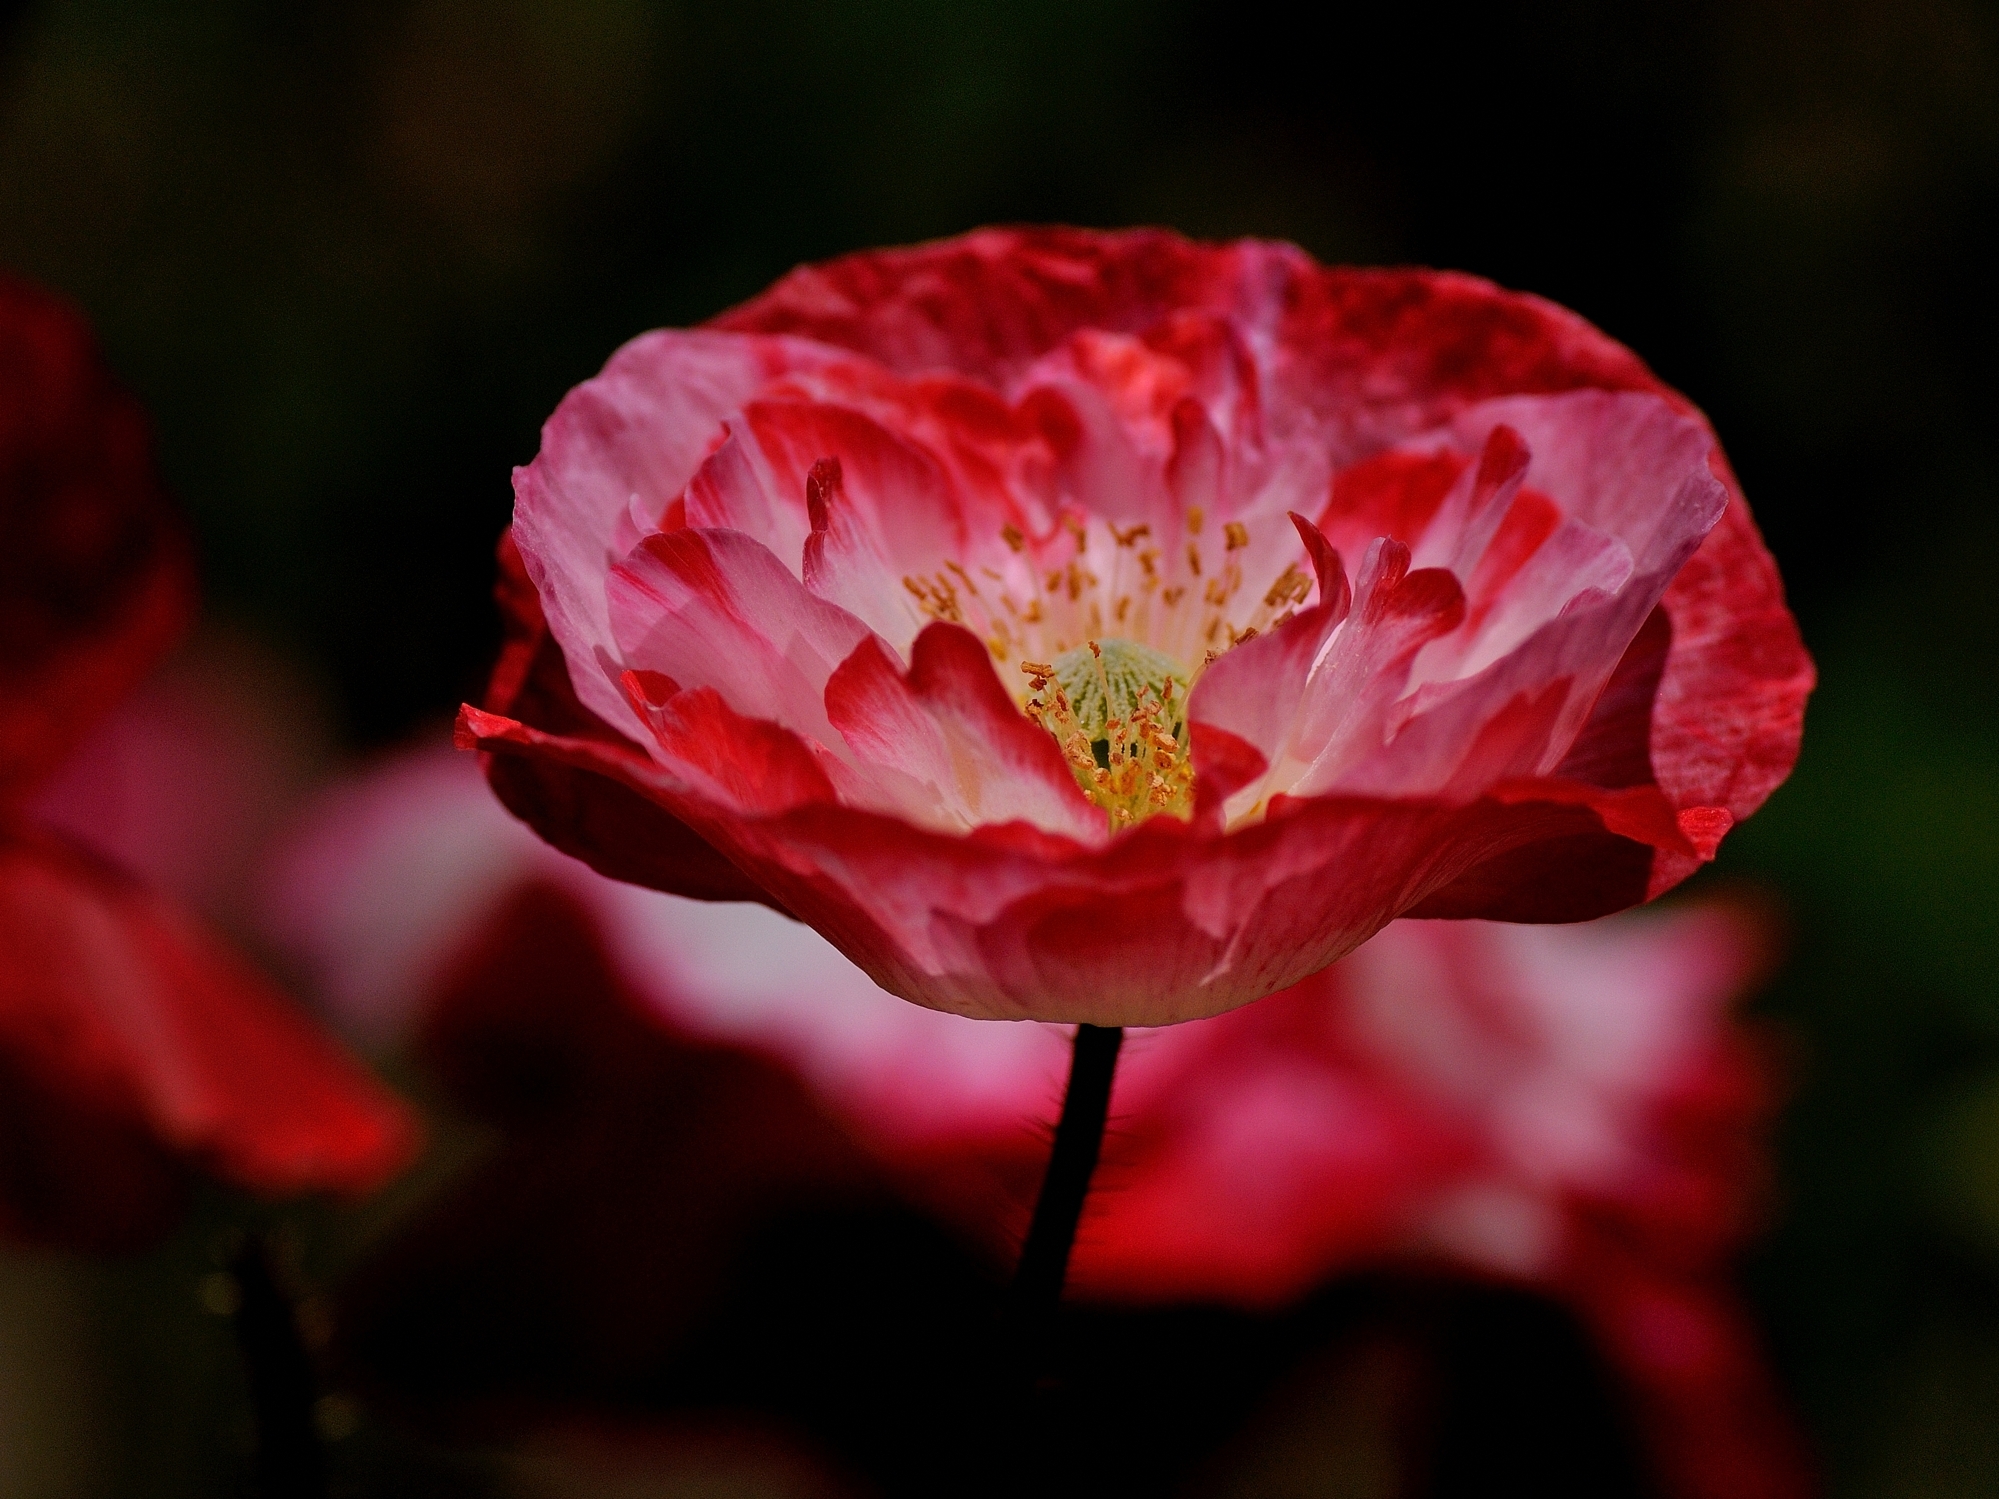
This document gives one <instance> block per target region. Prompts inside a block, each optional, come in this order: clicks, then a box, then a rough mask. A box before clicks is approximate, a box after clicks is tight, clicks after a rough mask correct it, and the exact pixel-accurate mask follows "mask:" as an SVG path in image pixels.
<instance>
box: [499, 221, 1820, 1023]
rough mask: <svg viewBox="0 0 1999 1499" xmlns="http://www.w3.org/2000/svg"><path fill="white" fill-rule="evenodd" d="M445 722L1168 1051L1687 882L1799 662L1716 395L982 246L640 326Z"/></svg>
mask: <svg viewBox="0 0 1999 1499" xmlns="http://www.w3.org/2000/svg"><path fill="white" fill-rule="evenodd" d="M502 568H503V582H502V600H503V603H504V605H505V607H506V609H507V611H508V614H509V618H510V621H511V629H512V641H511V644H510V646H509V649H508V651H507V654H506V656H505V657H504V659H503V660H502V662H501V663H500V666H499V669H498V671H497V672H496V674H495V677H494V681H493V684H492V688H491V691H490V693H489V698H488V707H487V708H486V709H483V710H482V709H477V708H471V707H468V708H466V709H465V710H464V712H463V714H462V716H461V720H460V732H461V739H462V742H464V743H465V744H468V745H476V746H478V747H479V748H481V749H482V750H485V751H487V752H488V765H489V772H490V774H491V776H492V778H493V781H494V784H495V786H496V788H497V789H498V791H499V793H500V795H501V797H502V798H503V799H504V800H505V801H506V802H507V804H508V805H509V806H510V807H511V808H513V809H514V810H515V811H516V812H517V813H519V814H520V815H521V816H522V817H524V818H525V819H526V820H528V821H529V822H530V823H532V824H533V825H534V826H535V827H536V828H537V829H538V830H540V831H541V832H542V833H543V835H544V836H546V837H547V838H549V839H550V840H551V841H552V842H554V843H555V844H556V845H557V846H558V847H561V848H563V849H566V850H568V851H570V852H572V853H575V854H578V855H580V856H581V857H583V858H585V859H587V860H589V861H590V862H591V863H592V864H593V865H595V866H596V867H597V868H599V869H600V870H602V871H604V872H605V873H608V874H611V875H614V876H616V877H619V878H623V879H631V880H636V881H639V882H641V883H646V884H651V885H654V886H656V887H658V888H660V889H663V890H668V891H674V892H678V893H683V894H691V895H697V896H704V897H736V898H749V899H760V900H764V901H767V902H769V903H771V904H773V905H776V906H778V907H780V908H782V909H784V910H787V911H789V912H791V913H792V914H794V915H796V916H798V917H799V918H801V919H802V920H805V921H807V922H809V923H810V924H812V925H813V926H814V927H816V928H817V929H818V930H820V931H821V932H823V933H825V934H826V935H827V937H828V938H829V939H830V940H831V941H832V942H833V943H834V944H835V945H836V946H837V947H839V948H840V950H841V951H842V952H844V953H846V954H847V956H848V957H850V958H851V959H853V960H854V961H855V962H856V963H857V964H859V965H860V966H861V968H863V969H864V970H865V971H866V972H867V973H868V974H869V975H870V976H871V977H872V978H874V979H875V980H876V982H878V983H879V984H881V985H882V986H883V987H884V988H886V989H888V990H889V991H890V992H892V993H895V994H898V995H900V996H902V997H903V998H905V999H910V1000H914V1001H916V1002H918V1003H919V1004H922V1005H926V1006H930V1007H933V1008H936V1009H942V1010H950V1011H955V1012H958V1013H962V1014H967V1015H976V1016H982V1017H994V1018H1021V1017H1031V1018H1037V1019H1044V1020H1074V1021H1089V1022H1092V1023H1096V1024H1100V1025H1120V1024H1133V1025H1158V1024H1167V1023H1172V1022H1177V1021H1182V1020H1187V1019H1191V1018H1195V1017H1198V1016H1203V1015H1212V1014H1217V1013H1220V1012H1222V1011H1225V1010H1229V1009H1232V1008H1234V1007H1236V1006H1238V1005H1241V1004H1243V1003H1246V1002H1247V1001H1250V1000H1253V999H1256V998H1259V997H1260V996H1262V995H1265V994H1268V993H1271V992H1273V991H1275V990H1277V989H1281V988H1283V987H1285V986H1286V985H1289V984H1292V983H1295V982H1297V981H1298V980H1300V979H1302V978H1304V977H1305V976H1307V975H1308V974H1310V973H1313V972H1315V971H1317V970H1319V969H1321V968H1323V967H1324V966H1325V965H1327V964H1328V963H1330V962H1332V961H1333V960H1335V959H1337V958H1339V957H1340V956H1342V955H1343V954H1345V953H1347V952H1349V951H1351V950H1353V949H1354V948H1355V947H1357V946H1358V945H1359V944H1360V943H1361V942H1363V941H1365V940H1366V939H1367V938H1368V937H1369V936H1370V935H1372V934H1373V933H1374V932H1375V931H1377V930H1379V929H1380V928H1381V927H1382V926H1383V925H1384V924H1385V923H1386V922H1388V921H1390V920H1392V919H1394V918H1395V917H1397V916H1401V915H1408V914H1415V915H1432V916H1456V917H1468V916H1482V917H1494V918H1501V919H1506V920H1518V921H1551V920H1575V919H1581V918H1586V917H1591V916H1597V915H1601V914H1604V913H1606V912H1610V911H1614V910H1617V909H1620V908H1622V907H1625V906H1628V905H1631V904H1634V903H1636V902H1639V901H1642V900H1645V899H1648V898H1650V897H1651V896H1654V895H1657V894H1658V893H1660V892H1661V891H1663V890H1665V889H1667V888H1669V887H1671V886H1672V885H1674V884H1675V883H1677V882H1678V881H1679V880H1681V879H1683V878H1684V877H1685V876H1686V875H1687V874H1688V873H1689V872H1691V871H1692V870H1693V869H1694V868H1696V867H1697V866H1698V865H1699V864H1700V863H1701V861H1703V860H1705V859H1707V858H1710V857H1712V855H1713V852H1714V849H1715V846H1716V844H1717V843H1718V842H1719V840H1720V838H1721V837H1722V835H1723V834H1724V833H1725V832H1726V831H1727V829H1728V828H1729V827H1730V826H1731V825H1732V824H1733V822H1734V821H1735V820H1736V819H1738V818H1740V817H1743V816H1745V815H1747V814H1748V813H1749V812H1751V811H1753V810H1754V809H1755V808H1756V807H1757V806H1758V805H1759V804H1760V803H1761V802H1762V800H1763V799H1764V797H1765V796H1766V795H1767V794H1768V793H1769V791H1770V790H1771V788H1772V787H1773V786H1774V785H1775V784H1776V783H1777V782H1778V781H1780V780H1781V779H1782V778H1783V776H1784V775H1785V774H1786V773H1787V772H1788V770H1789V768H1790V765H1791V763H1792V761H1793V759H1794V758H1795V756H1796V752H1797V743H1798V733H1799V725H1800V721H1801V715H1802V710H1803V703H1804V698H1805V695H1806V693H1807V692H1808V690H1809V688H1810V685H1811V681H1812V669H1811V664H1810V662H1809V660H1808V658H1807V657H1806V655H1805V653H1804V651H1803V648H1802V646H1801V645H1800V643H1799V640H1798V636H1797V632H1796V629H1795V626H1794V624H1793V622H1792V620H1791V618H1790V616H1789V614H1788V613H1787V611H1786V610H1785V607H1784V603H1783V597H1782V592H1781V588H1780V585H1779V582H1778V579H1777V575H1776V571H1775V568H1774V566H1773V565H1772V563H1771V560H1770V558H1769V556H1768V554H1767V553H1766V552H1765V551H1764V549H1763V546H1762V544H1761V542H1760V540H1759V539H1758V537H1757V533H1756V530H1755V527H1754V525H1753V523H1752V522H1751V520H1750V518H1749V514H1748V510H1747V508H1746V506H1745V505H1744V503H1743V501H1742V498H1741V495H1740V493H1739V492H1738V491H1737V490H1736V487H1735V484H1734V480H1733V478H1732V476H1731V475H1730V473H1729V471H1728V467H1727V464H1726V462H1725V460H1724V459H1723V458H1722V456H1721V453H1720V450H1719V448H1718V446H1717V445H1716V443H1715V439H1714V436H1713V434H1712V432H1711V431H1710V430H1709V428H1708V426H1707V424H1706V422H1705V421H1704V420H1703V419H1702V418H1701V416H1700V414H1699V413H1698V412H1696V411H1695V410H1694V409H1693V408H1692V407H1691V406H1690V405H1689V404H1688V403H1687V402H1686V401H1685V400H1684V399H1683V398H1681V397H1680V396H1678V395H1676V394H1674V393H1673V392H1671V391H1668V390H1666V389H1665V388H1664V387H1662V386H1661V385H1660V384H1659V382H1658V381H1657V380H1656V379H1655V378H1654V377H1653V376H1652V375H1651V374H1650V372H1648V371H1647V370H1646V369H1645V368H1644V366H1643V365H1642V364H1640V363H1639V361H1638V360H1637V359H1636V358H1635V357H1634V356H1633V355H1632V354H1631V353H1630V352H1629V351H1627V350H1625V349H1623V348H1621V347H1620V346H1618V345H1617V344H1615V343H1613V342H1611V341H1610V340H1609V339H1607V338H1605V337H1604V336H1603V335H1602V334H1600V333H1598V332H1597V331H1596V330H1595V329H1593V328H1591V327H1590V326H1589V325H1588V324H1586V323H1584V322H1583V321H1582V320H1580V319H1579V318H1576V317H1575V316H1573V315H1572V314H1570V313H1567V312H1564V311H1563V310H1561V309H1560V308H1557V307H1554V306H1552V305H1550V304H1548V303H1546V302H1542V301H1539V300H1537V299H1535V298H1532V297H1527V296H1521V295H1516V294H1511V293H1507V292H1502V291H1500V290H1499V289H1497V288H1495V287H1493V286H1491V285H1489V284H1487V283H1485V282H1482V281H1477V280H1474V279H1472V278H1469V277H1465V276H1459V275H1451V274H1443V273H1436V272H1427V271H1356V270H1346V269H1329V268H1326V267H1322V266H1319V265H1317V264H1315V263H1314V262H1312V261H1311V260H1310V259H1309V258H1308V257H1306V256H1305V255H1304V254H1302V253H1301V252H1299V251H1298V250H1296V249H1294V248H1291V247H1289V246H1284V245H1274V244H1264V243H1257V242H1251V241H1243V242H1239V243H1235V244H1230V245H1220V246H1215V245H1199V244H1193V243H1189V242H1188V241H1185V240H1183V239H1180V238H1178V237H1177V236H1174V235H1171V234H1167V233H1163V232H1157V231H1133V232H1129V233H1120V234H1100V233H1090V232H1085V231H1077V230H984V231H980V232H977V233H975V234H972V235H968V236H966V237H964V238H962V239H958V240H951V241H945V242H941V243H937V244H932V245H927V246H922V247H918V248H915V249H908V250H891V251H883V252H879V253H870V254H862V255H855V256H850V257H848V258H846V259H843V260H838V261H834V262H831V263H829V264H827V265H824V266H819V267H811V268H806V269H803V270H800V271H797V272H795V273H793V274H792V275H791V276H789V277H787V278H786V279H785V280H783V281H781V282H779V283H778V284H777V285H776V286H775V287H773V288H772V289H771V290H770V291H768V292H766V293H765V294H764V295H762V296H760V297H758V298H756V299H755V300H753V301H752V302H750V303H748V304H747V305H745V306H743V307H741V308H738V309H736V310H735V311H733V312H730V313H728V314H726V315H724V316H723V317H721V318H718V319H717V320H716V321H715V322H714V323H712V324H711V325H709V326H708V327H706V328H703V329H699V330H695V331H691V332H680V331H665V332H656V333H651V334H647V335H645V336H644V337H642V338H639V339H637V340H635V341H634V342H633V343H631V344H629V345H628V346H626V347H625V348H624V349H622V350H621V351H619V353H618V354H617V355H615V356H614V357H613V359H612V360H611V362H610V364H609V365H607V366H606V368H605V370H604V372H603V373H602V374H601V375H600V376H598V377H597V378H596V379H594V380H591V381H589V382H586V383H585V384H584V385H582V386H579V387H578V388H577V389H576V390H575V391H573V392H571V393H570V395H569V396H568V397H567V399H565V400H564V402H563V403H562V405H561V407H560V408H559V409H558V410H557V411H556V413H555V415H554V416H553V417H552V418H551V419H550V421H549V423H548V425H547V426H546V428H545V429H544V432H543V441H542V448H541V451H540V453H539V455H538V456H537V457H536V459H535V460H534V462H533V463H531V464H529V465H528V466H527V467H526V468H525V469H522V470H520V471H519V472H518V473H517V475H516V488H515V512H514V521H513V526H512V530H511V533H510V538H509V540H508V541H507V543H506V544H505V545H504V546H503V549H502Z"/></svg>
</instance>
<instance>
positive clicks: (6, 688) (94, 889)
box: [0, 277, 415, 1248]
mask: <svg viewBox="0 0 1999 1499" xmlns="http://www.w3.org/2000/svg"><path fill="white" fill-rule="evenodd" d="M193 602H194V579H193V569H192V564H191V560H190V555H189V551H188V547H187V543H186V539H185V536H184V533H183V531H182V529H181V526H180V524H179V521H178V518H177V517H176V515H175V513H174V511H173V509H172V507H171V506H170V505H169V504H168V502H167V500H166V498H165V496H164V494H163V493H162V491H161V488H160V485H159V481H158V479H157V477H156V475H155V472H154V469H153V462H152V453H151V446H150V441H149V437H148V433H147V428H146V423H145V419H144V417H143V416H142V414H141V413H140V412H139V410H138V408H137V406H136V405H135V403H134V402H133V401H132V399H131V398H130V397H129V396H127V395H126V394H125V393H124V392H123V391H121V390H120V389H118V387H117V386H116V385H115V383H114V382H113V381H112V379H111V377H110V376H109V374H108V373H107V372H106V370H105V368H104V366H103V364H102V362H101V360H100V358H99V356H98V354H97V351H96V348H95V346H94V345H93V343H92V341H91V339H90V336H89V333H88V330H87V329H86V328H85V327H84V325H83V322H82V320H81V319H80V318H79V317H78V316H77V315H76V313H74V312H73V311H72V310H71V309H70V308H68V307H67V306H65V305H64V304H62V303H61V302H59V301H57V300H56V299H54V298H53V297H50V296H49V295H47V294H46V293H43V292H41V291H38V290H36V289H34V288H32V287H28V286H25V285H23V284H21V283H19V282H16V281H12V280H8V279H6V278H4V277H0V1074H4V1076H0V1123H4V1128H0V1234H5V1235H8V1236H10V1237H15V1238H21V1239H27V1240H32V1241H40V1242H51V1243H58V1244H65V1245H72V1246H77V1247H88V1248H110V1247H124V1246H129V1245H132V1244H136V1243H139V1242H142V1241H143V1240H145V1239H146V1238H147V1237H149V1236H150V1235H152V1234H154V1233H156V1232H158V1231H160V1230H161V1229H162V1228H164V1227H165V1226H166V1225H167V1224H168V1223H170V1222H171V1221H172V1219H173V1217H174V1215H175V1213H176V1212H177V1210H178V1207H179V1203H180V1200H181V1196H182V1193H183V1190H184V1187H185V1175H186V1170H187V1168H188V1167H190V1166H193V1167H196V1168H199V1169H201V1170H204V1171H207V1172H209V1173H211V1174H213V1175H215V1176H218V1177H220V1178H221V1179H223V1180H225V1181H227V1182H230V1183H232V1184H234V1185H237V1186H241V1187H246V1188H249V1189H251V1190H253V1191H257V1192H262V1193H271V1194H283V1193H293V1192H301V1191H308V1190H335V1191H358V1190H362V1189H365V1188H368V1187H372V1186H374V1185H376V1184H378V1183H379V1182H381V1181H382V1180H383V1179H385V1178H386V1177H387V1176H388V1175H389V1174H391V1173H392V1172H394V1171H395V1170H396V1169H398V1168H399V1167H400V1166H401V1165H402V1164H403V1163H404V1161H406V1160H407V1159H408V1157H409V1154H410V1152H411V1149H412V1147H413V1144H414V1139H415V1132H414V1126H413V1123H412V1121H410V1120H409V1119H408V1117H407V1116H406V1115H405V1114H404V1113H403V1111H402V1109H401V1107H400V1106H399V1105H398V1104H397V1103H396V1102H395V1101H394V1100H393V1099H392V1098H390V1097H389V1096H388V1094H386V1093H385V1092H384V1091H383V1090H382V1089H381V1088H380V1087H379V1086H378V1085H376V1084H375V1083H374V1082H373V1081H372V1079H370V1078H369V1077H368V1076H367V1075H366V1074H365V1073H364V1072H362V1071H361V1070H360V1069H358V1068H357V1067H355V1066H354V1065H353V1064H352V1063H351V1062H349V1061H348V1060H347V1059H345V1058H344V1057H343V1056H342V1055H341V1054H340V1052H339V1050H338V1049H337V1048H336V1047H335V1046H334V1044H333V1043H332V1042H331V1041H330V1040H329V1039H327V1038H325V1037H323V1036H322V1035H321V1034H320V1033H319V1032H318V1031H317V1029H316V1028H315V1027H314V1026H313V1025H312V1024H311V1023H310V1022H309V1021H307V1019H306V1018H305V1017H304V1016H303V1015H301V1014H300V1013H298V1011H297V1010H296V1008H295V1007H294V1006H293V1005H292V1004H291V1003H290V1002H289V1001H288V1000H287V999H286V998H285V997H284V996H283V995H281V994H279V993H278V992H277V991H276V990H275V989H274V988H273V987H272V986H271V985H270V983H269V982H268V981H267V980H265V979H264V978H263V977H261V976H260V975H258V974H257V973H256V972H255V971H254V970H252V969H251V968H250V967H249V966H248V965H247V964H245V963H244V962H242V961H241V960H240V959H237V958H235V957H234V956H232V955H231V954H229V953H228V952H227V951H226V950H225V949H224V948H223V947H222V945H221V944H220V943H218V942H217V941H216V940H215V939H214V938H212V937H210V936H209V935H207V934H206V933H205V932H203V931H202V930H201V929H200V928H199V927H198V926H197V925H196V924H195V923H194V922H193V921H192V920H191V919H190V918H189V917H187V916H186V915H184V914H183V913H181V912H180V911H179V910H178V909H177V908H175V907H174V906H173V905H172V904H171V903H170V902H168V901H167V900H165V899H164V898H162V897H161V896H158V895H156V894H154V893H152V892H151V891H149V890H147V889H146V888H145V887H143V886H142V885H141V884H139V883H138V882H137V881H136V880H134V879H132V878H131V877H130V876H128V875H126V874H123V873H121V872H120V871H118V870H116V869H114V868H113V867H111V866H110V865H109V864H108V863H106V862H104V861H103V860H101V859H100V858H98V857H97V856H95V855H92V854H89V853H86V852H85V851H83V850H82V849H81V848H79V847H76V846H74V845H73V844H71V843H69V842H66V841H64V840H62V839H59V838H57V837H56V836H54V835H52V834H50V833H48V832H46V831H43V830H40V829H38V828H37V827H36V826H35V819H34V817H33V816H32V813H31V809H30V807H29V798H30V796H31V794H32V793H34V792H35V791H37V790H38V789H39V788H40V787H42V786H43V785H45V784H46V782H47V780H48V778H49V776H50V775H51V773H52V772H54V771H56V770H57V768H58V767H60V766H62V765H63V763H64V761H65V758H66V757H67V756H68V755H69V754H70V753H71V752H72V751H73V750H74V749H75V748H76V747H77V745H78V744H79V743H80V741H81V740H82V739H83V738H84V736H85V735H86V734H88V733H89V732H90V731H91V730H92V728H93V726H95V725H96V724H97V723H98V722H99V720H100V719H101V718H102V717H103V716H104V714H105V713H107V712H108V711H109V710H110V709H112V708H113V707H114V706H115V705H116V703H117V702H118V700H119V699H120V697H122V696H123V695H124V694H125V693H126V691H127V690H128V689H129V688H131V687H132V686H134V685H135V684H136V683H137V682H138V681H139V679H140V678H141V677H142V676H143V675H144V674H145V673H147V672H148V671H150V670H151V669H152V668H153V667H154V666H155V665H156V664H157V663H158V661H159V659H160V658H161V656H162V655H164V654H165V652H166V651H167V650H168V649H169V647H171V646H172V645H173V644H174V642H175V641H176V640H177V639H178V638H179V636H180V635H181V633H182V632H183V630H184V629H185V627H186V624H187V622H188V620H189V618H190V617H191V615H192V612H193ZM154 789H155V791H157V792H158V793H160V794H166V795H172V794H175V790H174V788H171V787H166V786H159V787H155V788H154ZM70 790H71V793H72V794H73V795H74V794H76V788H74V787H72V788H70ZM86 799H87V798H86Z"/></svg>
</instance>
